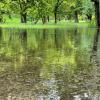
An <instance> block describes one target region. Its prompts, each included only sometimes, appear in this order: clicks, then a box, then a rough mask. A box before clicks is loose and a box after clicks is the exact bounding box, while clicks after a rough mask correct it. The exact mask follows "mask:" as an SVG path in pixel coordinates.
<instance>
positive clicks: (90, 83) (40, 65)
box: [0, 28, 100, 100]
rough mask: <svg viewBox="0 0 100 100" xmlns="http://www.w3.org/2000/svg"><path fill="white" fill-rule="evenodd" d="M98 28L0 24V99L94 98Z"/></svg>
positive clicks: (97, 93) (98, 96) (99, 90)
mask: <svg viewBox="0 0 100 100" xmlns="http://www.w3.org/2000/svg"><path fill="white" fill-rule="evenodd" d="M99 33H100V32H99V29H93V28H71V29H70V28H69V29H13V28H11V29H10V28H0V100H100V68H99V67H100V36H99Z"/></svg>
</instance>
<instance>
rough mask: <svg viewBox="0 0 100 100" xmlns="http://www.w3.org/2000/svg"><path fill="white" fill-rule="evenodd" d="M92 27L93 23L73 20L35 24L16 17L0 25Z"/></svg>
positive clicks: (17, 26)
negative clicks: (21, 20)
mask: <svg viewBox="0 0 100 100" xmlns="http://www.w3.org/2000/svg"><path fill="white" fill-rule="evenodd" d="M88 26H89V27H93V26H94V25H93V23H90V22H85V21H80V22H79V23H74V21H65V20H62V21H58V23H57V24H55V23H54V20H50V22H49V23H46V24H42V22H41V21H39V22H38V23H37V24H34V23H32V22H29V21H28V23H26V24H23V23H20V20H19V19H18V18H14V19H6V23H1V24H0V27H2V28H39V29H41V28H71V27H88Z"/></svg>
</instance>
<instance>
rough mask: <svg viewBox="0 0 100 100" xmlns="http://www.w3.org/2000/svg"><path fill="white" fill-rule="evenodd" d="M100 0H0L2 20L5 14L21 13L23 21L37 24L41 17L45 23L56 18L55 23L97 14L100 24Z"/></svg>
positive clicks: (0, 16)
mask: <svg viewBox="0 0 100 100" xmlns="http://www.w3.org/2000/svg"><path fill="white" fill-rule="evenodd" d="M99 14H100V10H99V0H0V22H2V21H3V16H4V15H8V16H9V18H11V17H12V16H13V15H20V20H21V23H27V19H30V20H31V21H33V22H34V23H35V24H36V23H37V22H38V21H39V20H40V19H41V20H42V22H43V24H45V23H47V22H49V21H50V19H54V20H55V21H54V22H55V23H57V22H58V21H60V20H62V19H66V20H75V22H76V23H78V22H79V17H81V19H83V20H84V19H88V20H90V21H91V20H92V18H93V16H96V17H95V18H96V22H97V25H98V26H100V15H99Z"/></svg>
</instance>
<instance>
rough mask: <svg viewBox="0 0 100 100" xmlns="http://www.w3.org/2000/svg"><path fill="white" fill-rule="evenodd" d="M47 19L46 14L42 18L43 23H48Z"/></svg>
mask: <svg viewBox="0 0 100 100" xmlns="http://www.w3.org/2000/svg"><path fill="white" fill-rule="evenodd" d="M46 21H47V20H46V17H45V16H43V18H42V23H43V24H45V23H46Z"/></svg>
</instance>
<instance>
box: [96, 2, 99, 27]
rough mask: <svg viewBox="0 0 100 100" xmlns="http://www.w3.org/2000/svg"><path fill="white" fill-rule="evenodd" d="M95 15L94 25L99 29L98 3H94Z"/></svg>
mask: <svg viewBox="0 0 100 100" xmlns="http://www.w3.org/2000/svg"><path fill="white" fill-rule="evenodd" d="M95 14H96V23H97V26H98V27H100V11H99V1H98V2H95Z"/></svg>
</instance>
